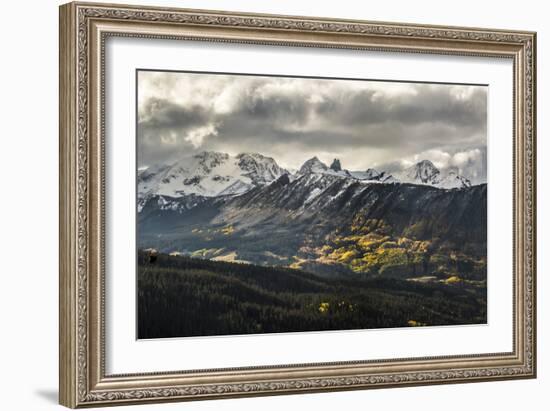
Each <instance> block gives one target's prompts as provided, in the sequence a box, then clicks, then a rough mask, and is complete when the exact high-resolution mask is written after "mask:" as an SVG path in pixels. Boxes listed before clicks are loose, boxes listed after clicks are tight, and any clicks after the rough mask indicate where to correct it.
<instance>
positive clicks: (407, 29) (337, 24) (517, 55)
mask: <svg viewBox="0 0 550 411" xmlns="http://www.w3.org/2000/svg"><path fill="white" fill-rule="evenodd" d="M112 37H129V38H143V39H171V40H177V41H186V40H201V41H207V42H221V43H240V44H256V45H266V46H267V45H279V46H302V47H313V48H336V49H352V50H366V51H369V50H370V51H391V52H403V53H415V54H426V55H430V54H432V55H452V56H477V57H481V58H483V57H491V58H493V57H497V58H502V59H508V60H511V61H512V62H513V81H512V83H513V99H514V101H513V107H514V109H513V114H512V113H511V115H513V125H514V126H513V146H514V148H513V156H514V164H513V187H514V188H513V190H514V193H513V199H514V200H513V202H514V203H513V219H514V221H513V231H514V232H513V237H514V250H513V253H514V258H513V261H514V267H513V272H514V284H513V291H514V295H513V310H514V312H513V319H514V321H513V336H512V338H513V350H512V351H511V352H504V353H501V352H498V353H487V354H475V355H460V356H438V357H418V358H401V359H395V358H394V359H384V360H366V361H357V360H355V359H353V360H352V359H350V361H346V362H329V363H314V364H311V363H305V364H303V363H302V364H292V365H288V366H281V365H277V366H269V365H267V366H255V367H244V366H243V367H240V368H223V369H204V370H187V371H177V370H174V371H173V372H156V373H155V372H150V373H149V372H146V373H142V374H117V375H108V374H107V373H106V370H105V349H106V348H105V329H106V324H105V322H106V316H105V306H104V304H105V287H106V282H105V271H106V269H105V257H106V256H105V236H106V231H105V207H108V204H106V203H105V156H106V154H105V150H106V148H105V112H104V108H105V88H106V83H105V71H104V70H105V59H106V53H105V42H106V40H107V39H108V38H112ZM535 103H536V34H535V33H533V32H518V31H506V30H487V29H478V28H460V27H442V26H432V25H413V24H397V23H381V22H366V21H353V20H332V19H318V18H311V17H294V16H276V15H257V14H246V13H231V12H221V11H202V10H187V9H168V8H160V7H141V6H140V7H136V6H121V5H108V4H93V3H78V2H76V3H69V4H66V5H63V6H61V7H60V108H59V110H60V148H59V149H60V288H59V291H60V403H61V404H62V405H65V406H67V407H71V408H78V407H86V406H104V405H117V404H129V403H144V402H162V401H174V400H177V401H184V400H199V399H215V398H227V397H243V396H254V395H270V394H292V393H307V392H322V391H330V390H351V389H371V388H384V387H398V386H412V385H427V384H444V383H464V382H476V381H493V380H505V379H519V378H535V377H536V278H535V275H536V107H535ZM511 143H512V142H511ZM265 364H269V358H266V359H265Z"/></svg>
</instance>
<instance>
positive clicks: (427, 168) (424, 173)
mask: <svg viewBox="0 0 550 411" xmlns="http://www.w3.org/2000/svg"><path fill="white" fill-rule="evenodd" d="M440 174H441V172H440V171H439V169H438V168H437V167H436V166H435V165H434V163H432V162H431V161H430V160H421V161H419V162H418V163H416V164H415V165H413V166H412V167H410V168H409V169H408V170H406V176H407V178H408V179H409V180H412V181H416V182H420V183H423V184H437V183H438V182H439V180H440V179H439V176H440Z"/></svg>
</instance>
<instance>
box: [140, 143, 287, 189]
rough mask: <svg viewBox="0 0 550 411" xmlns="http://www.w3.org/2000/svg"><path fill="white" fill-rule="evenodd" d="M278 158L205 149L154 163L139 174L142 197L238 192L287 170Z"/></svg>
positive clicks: (266, 181)
mask: <svg viewBox="0 0 550 411" xmlns="http://www.w3.org/2000/svg"><path fill="white" fill-rule="evenodd" d="M286 173H287V171H286V170H284V169H283V168H281V167H279V165H278V164H277V163H276V162H275V160H274V159H272V158H270V157H265V156H263V155H261V154H256V153H241V154H239V155H237V156H231V155H229V154H227V153H220V152H214V151H204V152H201V153H198V154H194V155H192V156H187V157H184V158H181V159H180V160H178V161H176V162H175V163H173V164H171V165H160V166H151V167H149V168H147V169H146V170H143V171H141V172H140V173H139V174H138V198H139V199H140V200H141V199H146V198H149V197H151V196H153V195H164V196H170V197H181V196H184V195H189V194H195V195H200V196H204V197H213V196H218V195H238V194H242V193H244V192H246V191H248V190H250V189H251V188H253V187H256V186H259V185H266V184H269V183H271V182H272V181H274V180H276V179H277V178H279V177H280V176H281V175H283V174H286Z"/></svg>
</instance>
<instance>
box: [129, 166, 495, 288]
mask: <svg viewBox="0 0 550 411" xmlns="http://www.w3.org/2000/svg"><path fill="white" fill-rule="evenodd" d="M312 163H316V162H312ZM313 165H314V167H312V172H308V173H305V174H303V175H300V176H298V177H297V178H294V179H291V178H289V176H288V175H282V176H281V177H279V178H278V179H277V180H275V181H274V182H272V183H271V184H268V185H265V186H257V187H255V188H252V189H251V190H249V191H247V192H246V193H243V194H241V195H239V196H231V197H216V198H207V199H202V200H201V202H200V207H194V208H189V207H188V206H187V204H188V200H187V199H185V200H184V199H181V198H166V197H163V200H162V202H168V203H173V204H176V205H174V206H172V207H171V208H169V207H166V205H164V206H163V207H164V209H163V208H162V206H160V205H159V201H160V200H159V197H153V198H151V200H150V201H148V202H147V204H146V205H145V207H144V208H143V210H142V212H141V213H140V214H139V217H138V218H139V225H138V227H139V238H138V242H139V245H140V246H141V247H156V248H159V249H160V250H163V251H166V252H169V251H174V250H177V251H180V252H183V253H185V254H188V255H193V256H198V257H206V258H219V259H226V260H230V259H231V258H233V259H238V260H240V261H243V260H244V261H250V262H253V263H256V264H267V265H290V266H294V267H297V268H302V269H306V270H308V271H312V272H316V273H319V274H330V275H334V274H338V273H340V274H345V273H352V272H355V273H360V274H363V275H390V276H405V277H412V276H420V275H434V274H435V275H439V276H442V277H444V278H447V277H450V276H451V275H454V274H457V275H460V276H461V277H464V276H466V277H470V278H477V279H481V278H483V274H484V270H485V266H486V261H485V255H486V212H487V205H486V196H487V191H486V190H487V187H486V185H480V186H475V187H466V188H463V189H461V190H442V189H438V188H434V187H431V186H428V185H414V184H380V183H376V182H369V181H360V180H357V179H354V178H348V177H345V176H341V175H334V174H330V173H329V174H327V173H325V171H326V170H325V169H324V168H323V167H317V166H318V164H313ZM315 169H320V170H321V171H322V172H321V173H319V172H315V171H313V170H315ZM331 171H334V170H331Z"/></svg>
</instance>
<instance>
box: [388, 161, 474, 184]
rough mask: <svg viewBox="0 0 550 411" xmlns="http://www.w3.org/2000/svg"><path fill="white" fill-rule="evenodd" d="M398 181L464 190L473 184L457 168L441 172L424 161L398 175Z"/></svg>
mask: <svg viewBox="0 0 550 411" xmlns="http://www.w3.org/2000/svg"><path fill="white" fill-rule="evenodd" d="M397 177H398V179H399V181H401V182H404V183H413V184H426V185H431V186H434V187H439V188H446V189H449V188H464V187H470V186H471V185H472V184H471V182H470V180H468V179H467V178H466V177H464V176H461V175H460V174H459V171H458V169H457V168H456V167H451V168H449V169H447V170H443V171H441V170H439V169H438V168H437V167H436V166H435V165H434V164H433V163H432V162H431V161H430V160H422V161H419V162H418V163H416V164H414V165H413V166H411V167H409V168H408V169H406V170H404V171H403V172H401V173H399V174H398V176H397Z"/></svg>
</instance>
